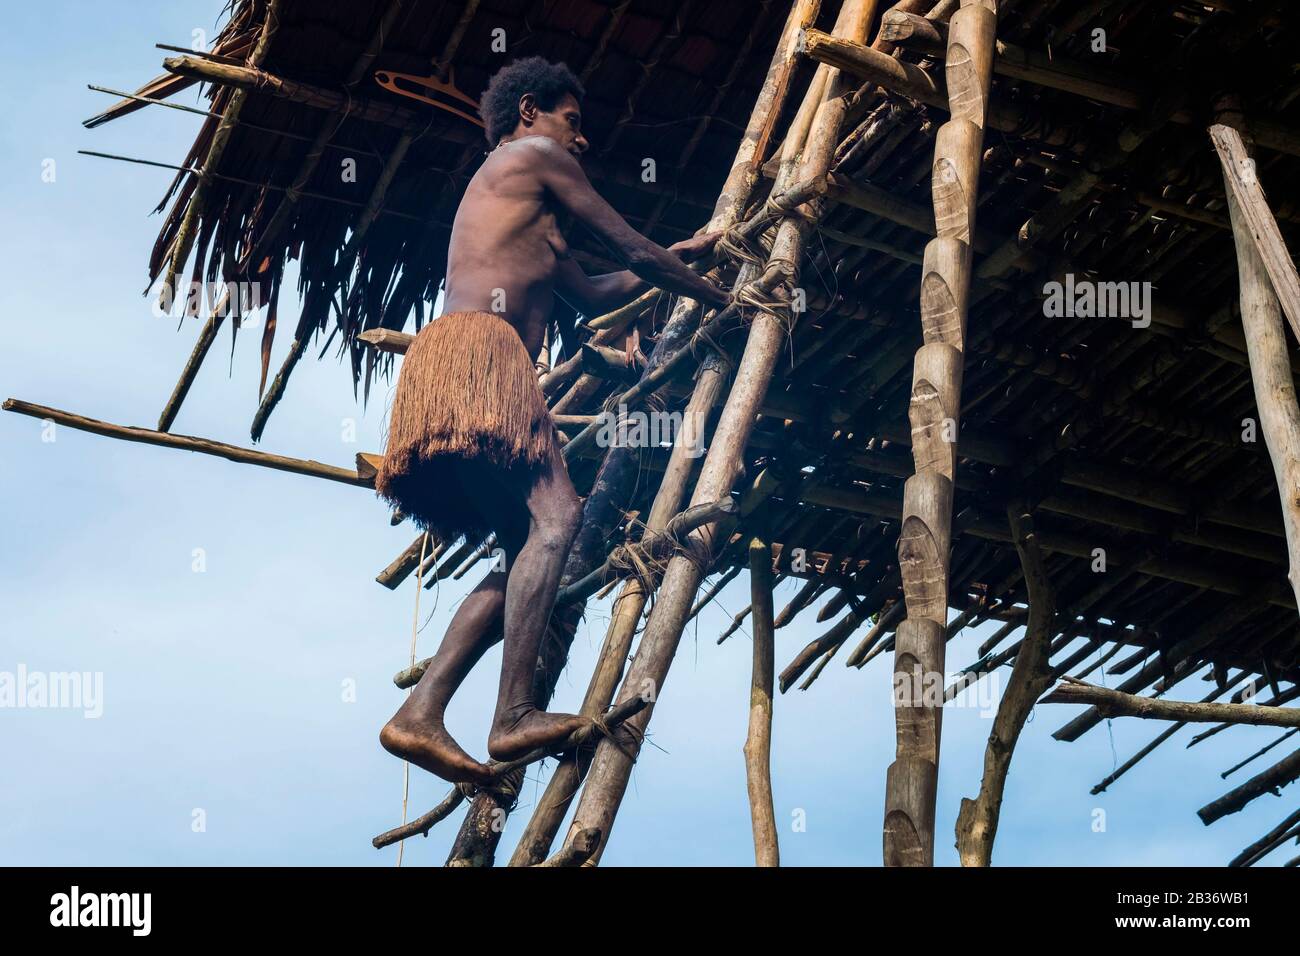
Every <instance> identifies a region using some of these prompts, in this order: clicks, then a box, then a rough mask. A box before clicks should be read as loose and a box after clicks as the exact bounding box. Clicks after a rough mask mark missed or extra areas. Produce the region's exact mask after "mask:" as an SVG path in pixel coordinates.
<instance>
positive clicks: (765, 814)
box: [744, 535, 781, 866]
mask: <svg viewBox="0 0 1300 956" xmlns="http://www.w3.org/2000/svg"><path fill="white" fill-rule="evenodd" d="M749 593H750V602H751V606H752V607H753V613H754V623H753V643H754V660H753V669H752V672H751V675H750V685H749V733H748V734H747V736H746V737H745V747H744V752H745V785H746V789H747V790H748V791H749V817H750V822H751V823H752V825H753V830H754V861H755V863H756V864H757V865H758V866H780V865H781V851H780V847H779V845H778V841H777V835H776V811H775V810H774V809H773V807H772V684H773V672H774V671H775V669H776V660H775V641H774V640H773V626H772V546H771V545H770V544H769V543H768V542H767V541H765V540H764V539H763V538H762V537H760V536H758V535H755V536H754V537H753V538H751V539H750V541H749Z"/></svg>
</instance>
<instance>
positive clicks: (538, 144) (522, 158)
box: [496, 136, 575, 168]
mask: <svg viewBox="0 0 1300 956" xmlns="http://www.w3.org/2000/svg"><path fill="white" fill-rule="evenodd" d="M496 152H498V153H500V154H501V158H502V159H503V160H506V161H508V162H511V163H517V164H519V165H520V166H525V167H532V168H536V167H537V166H538V165H539V164H540V165H544V166H548V167H549V166H556V165H572V164H573V163H574V162H575V160H574V158H573V156H572V155H571V154H570V153H569V151H568V150H567V149H565V148H564V147H563V146H561V145H560V144H559V143H557V142H556V141H555V140H553V139H551V138H550V137H549V136H525V137H524V138H523V139H517V140H515V141H514V142H512V143H507V144H506V145H505V146H500V147H498V148H497V150H496Z"/></svg>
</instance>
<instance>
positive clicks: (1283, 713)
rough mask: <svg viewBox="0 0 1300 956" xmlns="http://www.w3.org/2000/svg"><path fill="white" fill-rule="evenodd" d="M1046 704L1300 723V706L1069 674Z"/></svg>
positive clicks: (1124, 713)
mask: <svg viewBox="0 0 1300 956" xmlns="http://www.w3.org/2000/svg"><path fill="white" fill-rule="evenodd" d="M1042 702H1043V703H1044V704H1091V705H1093V706H1094V707H1096V708H1097V710H1098V712H1099V713H1100V714H1101V716H1102V717H1146V718H1150V719H1153V720H1181V721H1184V722H1186V723H1193V722H1195V723H1220V722H1223V723H1229V724H1251V725H1253V726H1265V727H1300V707H1269V706H1267V705H1264V704H1210V703H1193V702H1190V701H1181V700H1161V699H1158V698H1154V697H1142V696H1140V695H1138V694H1126V693H1124V692H1122V691H1118V690H1112V689H1111V688H1109V687H1097V686H1096V685H1094V684H1086V683H1084V682H1083V681H1076V680H1073V679H1072V678H1069V677H1066V678H1064V679H1063V681H1062V683H1061V684H1060V685H1058V686H1057V687H1056V689H1055V690H1053V691H1052V692H1051V693H1050V694H1048V695H1047V696H1046V697H1044V698H1043V701H1042Z"/></svg>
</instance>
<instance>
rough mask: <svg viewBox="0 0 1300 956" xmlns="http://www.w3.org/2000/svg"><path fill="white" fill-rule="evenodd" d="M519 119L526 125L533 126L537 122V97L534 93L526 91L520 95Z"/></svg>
mask: <svg viewBox="0 0 1300 956" xmlns="http://www.w3.org/2000/svg"><path fill="white" fill-rule="evenodd" d="M519 119H520V120H521V121H522V122H523V124H524V125H525V126H532V125H533V123H535V122H537V97H536V96H534V95H533V94H532V93H525V94H524V95H523V96H521V97H519Z"/></svg>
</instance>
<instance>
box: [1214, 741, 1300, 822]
mask: <svg viewBox="0 0 1300 956" xmlns="http://www.w3.org/2000/svg"><path fill="white" fill-rule="evenodd" d="M1297 777H1300V750H1297V751H1295V752H1294V753H1292V754H1291V756H1289V757H1286V758H1284V759H1283V760H1281V761H1279V762H1278V763H1275V764H1274V765H1273V766H1271V767H1269V768H1268V769H1267V770H1264V771H1261V772H1260V773H1257V774H1256V775H1255V776H1253V777H1251V778H1250V779H1249V780H1247V781H1246V782H1245V783H1243V784H1242V785H1241V786H1239V787H1237V788H1236V789H1234V790H1230V791H1228V792H1227V793H1225V794H1224V795H1223V796H1221V797H1219V799H1217V800H1212V801H1211V802H1209V803H1207V804H1206V805H1205V806H1203V807H1201V809H1199V810H1197V811H1196V815H1197V816H1198V817H1200V818H1201V822H1202V823H1204V824H1205V825H1206V826H1209V825H1210V824H1211V823H1213V822H1214V821H1215V820H1218V819H1221V818H1222V817H1226V816H1228V815H1229V814H1231V813H1236V812H1237V811H1238V810H1241V809H1242V808H1243V807H1245V806H1246V804H1248V803H1250V802H1251V801H1252V800H1254V799H1255V798H1256V797H1261V796H1263V795H1264V794H1266V793H1273V792H1276V791H1277V790H1278V789H1279V788H1281V787H1285V786H1286V785H1287V784H1289V783H1291V782H1292V781H1293V780H1295V779H1296V778H1297Z"/></svg>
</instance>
